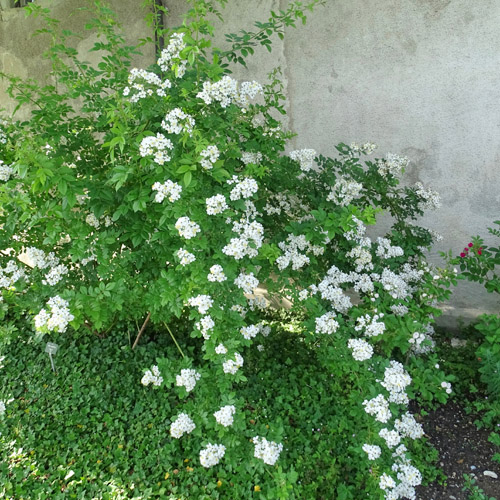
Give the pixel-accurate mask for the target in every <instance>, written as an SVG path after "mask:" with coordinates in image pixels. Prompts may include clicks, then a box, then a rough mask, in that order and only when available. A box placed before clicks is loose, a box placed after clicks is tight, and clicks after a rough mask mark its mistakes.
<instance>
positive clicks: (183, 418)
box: [170, 413, 196, 439]
mask: <svg viewBox="0 0 500 500" xmlns="http://www.w3.org/2000/svg"><path fill="white" fill-rule="evenodd" d="M195 429H196V425H195V423H194V422H193V421H192V420H191V418H190V417H189V415H188V414H187V413H179V415H178V416H177V418H176V419H175V420H174V421H173V422H172V423H171V424H170V435H171V436H172V437H174V438H176V439H179V438H181V437H182V436H183V435H184V434H191V432H193V431H194V430H195Z"/></svg>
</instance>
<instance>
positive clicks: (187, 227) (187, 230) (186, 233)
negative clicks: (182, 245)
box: [175, 217, 200, 240]
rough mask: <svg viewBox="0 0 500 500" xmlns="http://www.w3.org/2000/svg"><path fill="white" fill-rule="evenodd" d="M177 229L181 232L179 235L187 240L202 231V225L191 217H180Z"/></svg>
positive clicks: (176, 224) (176, 225)
mask: <svg viewBox="0 0 500 500" xmlns="http://www.w3.org/2000/svg"><path fill="white" fill-rule="evenodd" d="M175 229H177V231H178V232H179V236H181V237H182V238H185V239H186V240H190V239H191V238H194V237H195V236H196V235H197V234H198V233H199V232H200V226H199V225H198V224H196V222H193V221H192V220H191V219H190V218H189V217H179V219H177V222H176V223H175Z"/></svg>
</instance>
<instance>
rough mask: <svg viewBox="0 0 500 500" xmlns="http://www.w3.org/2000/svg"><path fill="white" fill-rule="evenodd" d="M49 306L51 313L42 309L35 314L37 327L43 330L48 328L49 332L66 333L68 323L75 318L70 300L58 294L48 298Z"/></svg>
mask: <svg viewBox="0 0 500 500" xmlns="http://www.w3.org/2000/svg"><path fill="white" fill-rule="evenodd" d="M47 306H48V307H49V308H50V314H49V313H48V312H47V311H46V310H45V309H42V310H41V311H40V312H39V313H38V314H37V315H36V316H35V329H36V330H37V331H41V330H42V329H44V328H46V329H47V330H48V331H49V332H52V331H57V332H59V333H64V332H65V331H66V328H67V326H68V323H70V322H71V321H73V320H74V319H75V317H74V316H73V315H72V314H71V312H70V310H69V302H68V301H67V300H64V299H62V298H61V297H59V295H56V296H54V297H52V298H50V299H49V300H48V302H47Z"/></svg>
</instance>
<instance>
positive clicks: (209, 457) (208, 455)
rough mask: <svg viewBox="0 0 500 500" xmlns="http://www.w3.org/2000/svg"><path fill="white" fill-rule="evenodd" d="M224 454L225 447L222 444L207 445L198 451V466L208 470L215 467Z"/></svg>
mask: <svg viewBox="0 0 500 500" xmlns="http://www.w3.org/2000/svg"><path fill="white" fill-rule="evenodd" d="M225 453H226V447H225V446H224V445H223V444H211V443H209V444H207V447H206V448H205V449H203V450H201V451H200V464H201V465H203V467H206V468H209V467H213V466H214V465H217V464H218V463H219V462H220V461H221V460H222V458H223V457H224V454H225Z"/></svg>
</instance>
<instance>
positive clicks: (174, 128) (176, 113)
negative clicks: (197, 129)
mask: <svg viewBox="0 0 500 500" xmlns="http://www.w3.org/2000/svg"><path fill="white" fill-rule="evenodd" d="M194 126H195V121H194V118H193V117H192V116H191V115H188V114H187V113H185V112H184V111H182V109H181V108H175V109H173V110H172V111H169V112H168V113H167V114H166V115H165V118H164V119H163V121H162V122H161V127H162V128H163V129H165V130H166V131H167V132H168V133H169V134H182V133H183V132H185V133H187V134H189V135H191V134H192V133H193V129H194Z"/></svg>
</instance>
